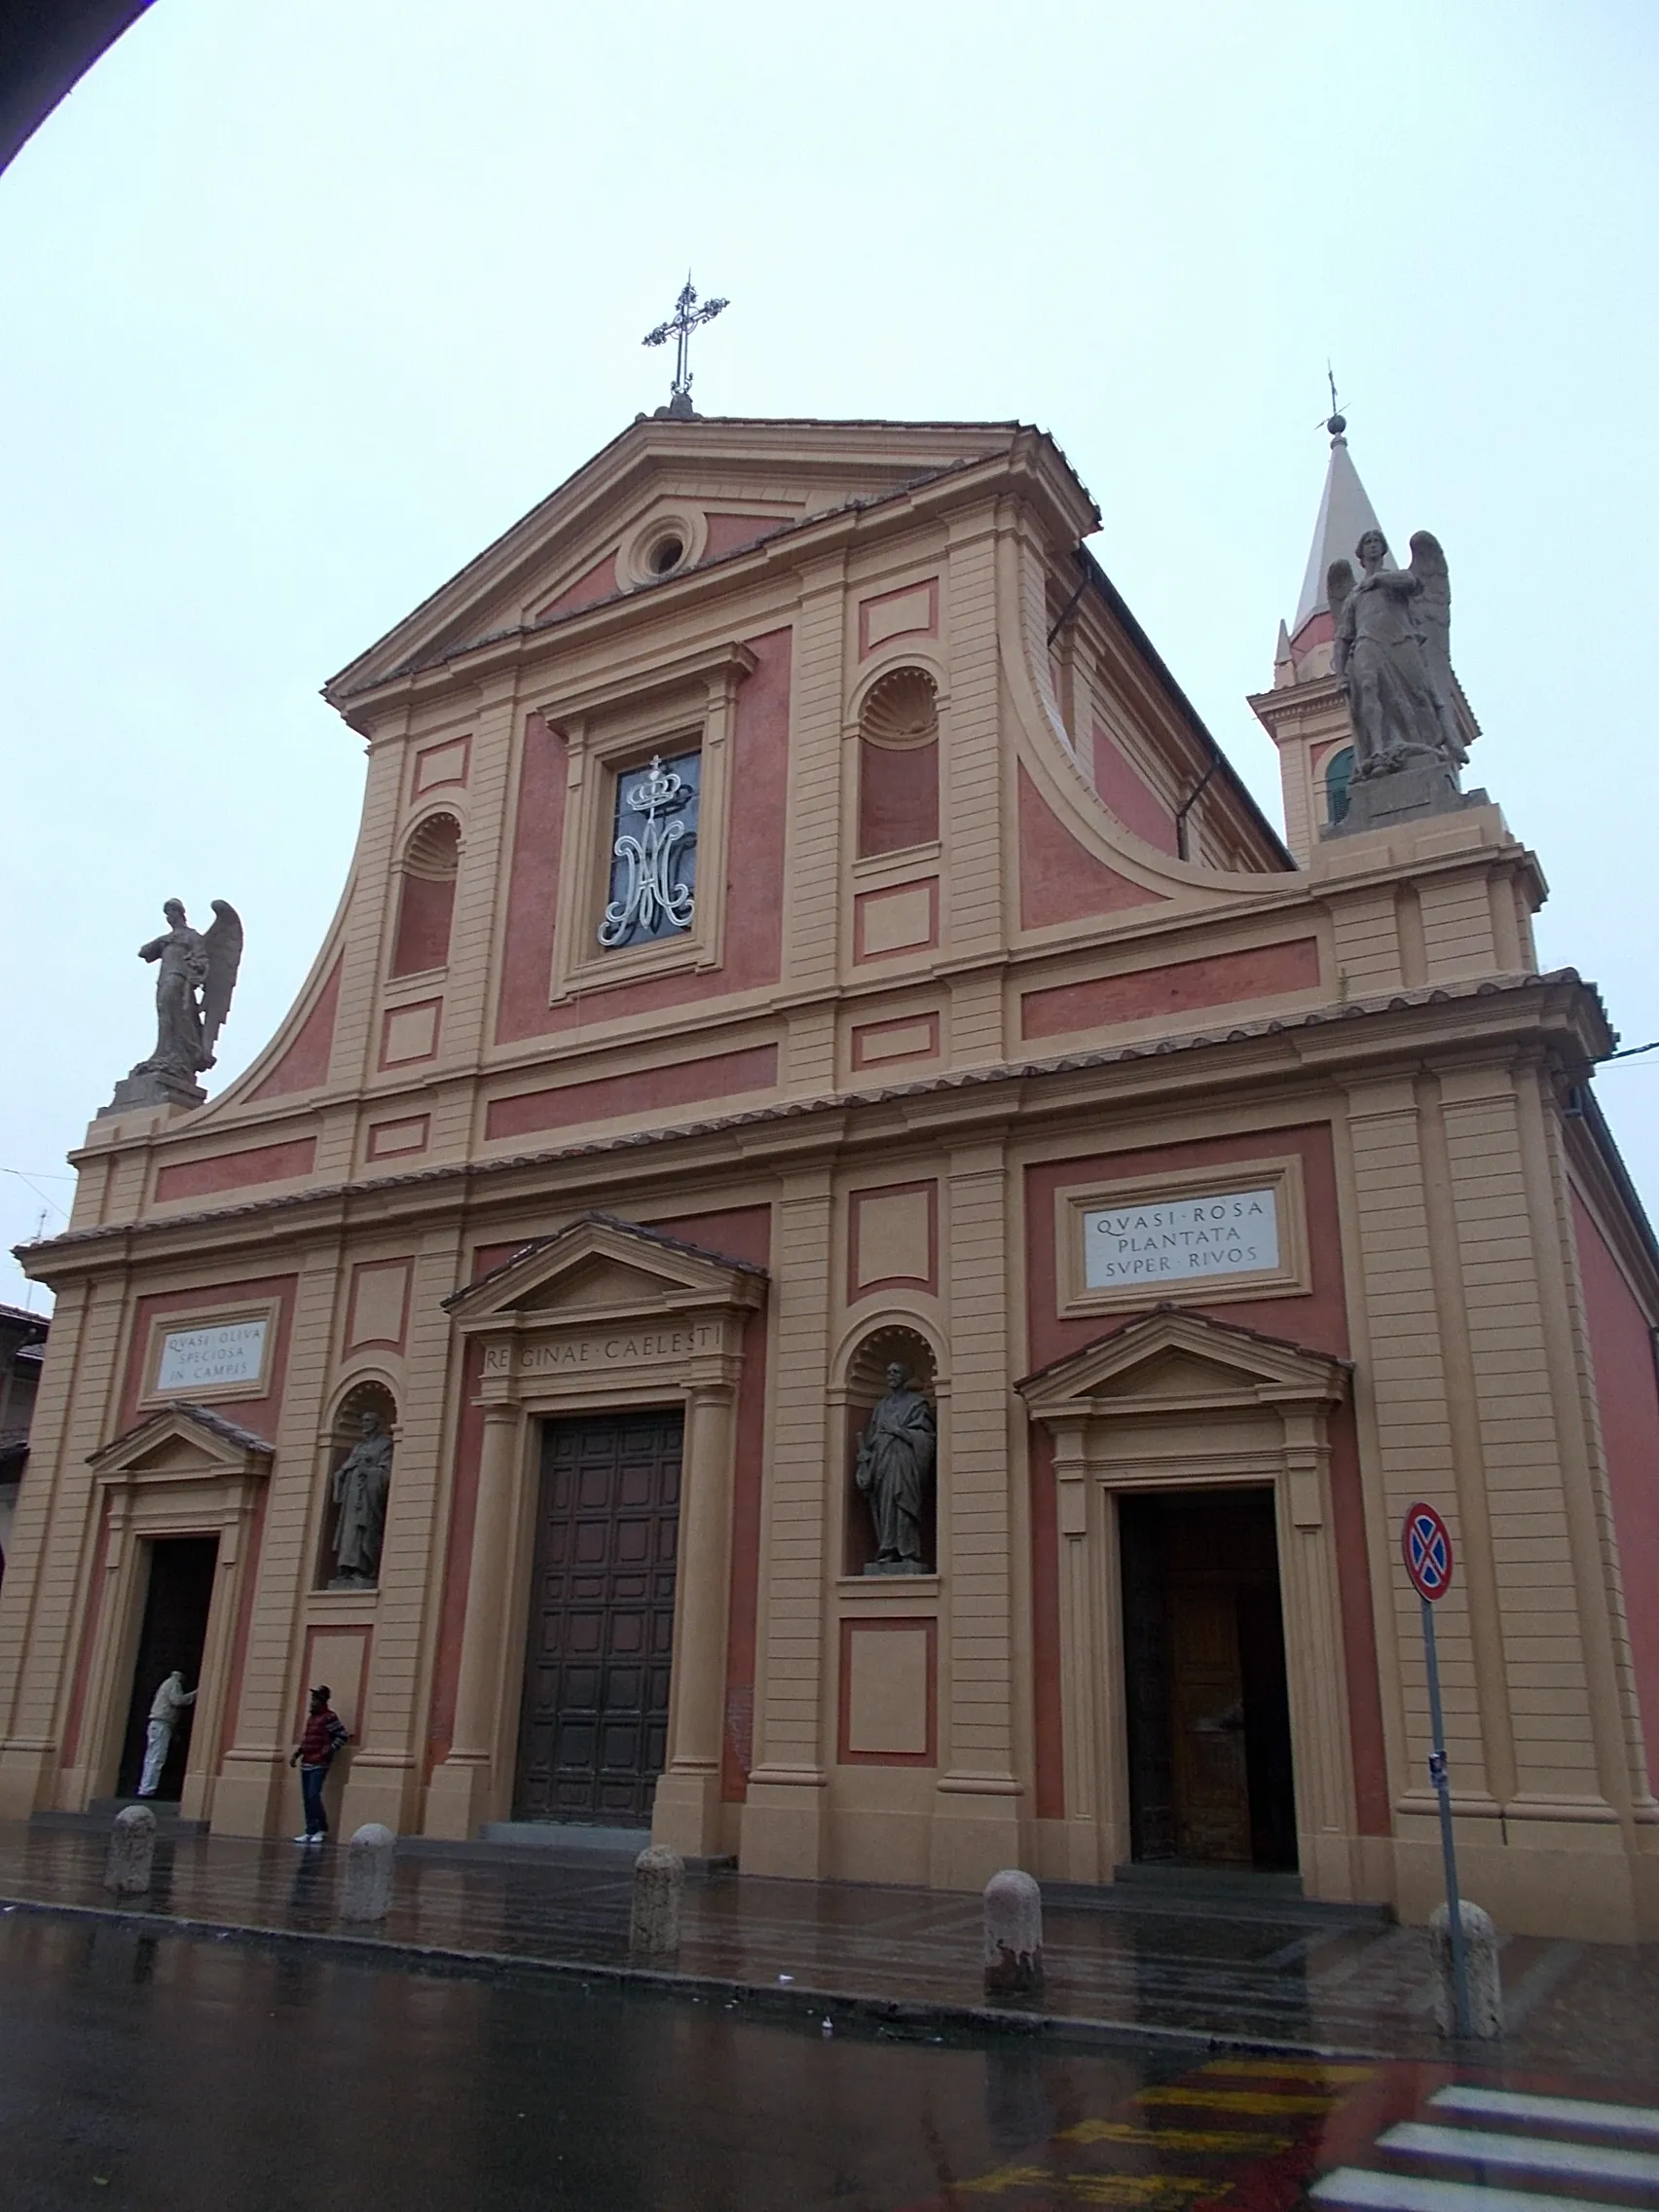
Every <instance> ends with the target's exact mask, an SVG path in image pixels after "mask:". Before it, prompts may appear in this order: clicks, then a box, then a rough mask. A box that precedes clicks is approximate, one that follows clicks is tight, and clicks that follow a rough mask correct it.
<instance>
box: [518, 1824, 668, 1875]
mask: <svg viewBox="0 0 1659 2212" xmlns="http://www.w3.org/2000/svg"><path fill="white" fill-rule="evenodd" d="M478 1840H479V1841H480V1843H505V1844H511V1845H512V1846H513V1847H514V1848H515V1849H517V1850H520V1851H551V1852H556V1853H558V1854H559V1856H560V1857H561V1858H565V1859H615V1860H625V1861H626V1862H627V1863H628V1864H629V1865H630V1866H632V1865H633V1863H634V1862H635V1860H636V1859H638V1857H639V1856H640V1854H641V1852H642V1851H644V1850H645V1846H646V1844H647V1843H649V1842H650V1840H651V1831H650V1829H649V1828H648V1827H642V1828H601V1827H585V1826H581V1825H577V1823H575V1822H574V1821H486V1822H485V1823H484V1825H483V1826H482V1827H481V1828H480V1829H479V1830H478Z"/></svg>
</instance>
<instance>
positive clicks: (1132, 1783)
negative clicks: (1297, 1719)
mask: <svg viewBox="0 0 1659 2212" xmlns="http://www.w3.org/2000/svg"><path fill="white" fill-rule="evenodd" d="M1118 1530H1119V1540H1120V1550H1121V1557H1122V1563H1123V1602H1124V1611H1123V1620H1124V1719H1125V1723H1126V1728H1125V1733H1126V1735H1127V1739H1128V1754H1129V1760H1128V1764H1129V1822H1130V1833H1131V1843H1132V1850H1133V1855H1134V1857H1135V1858H1136V1859H1137V1860H1154V1861H1156V1860H1164V1861H1179V1862H1187V1863H1190V1864H1194V1865H1210V1866H1251V1865H1255V1866H1262V1867H1275V1868H1288V1867H1293V1866H1294V1865H1295V1864H1296V1793H1295V1785H1294V1781H1293V1777H1292V1771H1291V1756H1290V1709H1289V1702H1288V1699H1287V1696H1286V1690H1285V1664H1284V1633H1283V1626H1282V1622H1281V1619H1280V1611H1279V1590H1278V1552H1277V1544H1276V1540H1275V1537H1274V1533H1273V1503H1272V1493H1271V1492H1269V1491H1265V1490H1264V1491H1220V1492H1185V1493H1175V1494H1169V1493H1165V1494H1159V1493H1152V1494H1151V1495H1147V1494H1141V1495H1136V1496H1126V1497H1123V1498H1120V1500H1119V1504H1118Z"/></svg>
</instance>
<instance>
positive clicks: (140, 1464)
mask: <svg viewBox="0 0 1659 2212" xmlns="http://www.w3.org/2000/svg"><path fill="white" fill-rule="evenodd" d="M275 1449H276V1448H275V1446H274V1445H272V1444H270V1443H268V1442H267V1441H266V1439H265V1438H264V1437H263V1436H257V1435H255V1434H254V1432H253V1431H252V1430H251V1429H248V1428H243V1427H242V1425H241V1424H240V1421H234V1420H231V1419H227V1418H226V1416H224V1415H223V1414H217V1413H215V1412H214V1411H213V1409H212V1408H211V1407H210V1406H196V1405H175V1406H164V1407H163V1408H161V1410H160V1411H159V1412H156V1413H153V1414H151V1415H150V1417H149V1418H148V1419H146V1420H141V1421H140V1422H138V1424H137V1426H136V1427H134V1428H129V1429H128V1430H127V1432H126V1434H125V1435H122V1436H118V1437H117V1438H116V1439H115V1441H114V1442H113V1443H112V1444H106V1445H105V1446H104V1447H103V1449H102V1450H101V1451H99V1452H94V1453H93V1455H92V1462H91V1464H92V1468H93V1469H94V1471H95V1473H96V1474H97V1477H98V1480H99V1481H100V1482H168V1483H175V1482H190V1481H202V1482H217V1481H219V1480H220V1479H221V1478H222V1477H224V1476H226V1475H246V1474H250V1473H253V1474H264V1473H266V1472H267V1471H268V1470H269V1468H270V1464H271V1459H272V1456H273V1455H274V1452H275Z"/></svg>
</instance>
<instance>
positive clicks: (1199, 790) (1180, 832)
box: [1175, 754, 1221, 861]
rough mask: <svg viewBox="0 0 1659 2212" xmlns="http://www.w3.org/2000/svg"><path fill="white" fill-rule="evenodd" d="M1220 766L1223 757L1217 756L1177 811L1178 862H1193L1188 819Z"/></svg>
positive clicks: (1176, 844) (1176, 854) (1176, 853)
mask: <svg viewBox="0 0 1659 2212" xmlns="http://www.w3.org/2000/svg"><path fill="white" fill-rule="evenodd" d="M1220 766H1221V756H1220V755H1219V754H1217V756H1216V757H1215V758H1214V759H1213V760H1212V761H1211V762H1210V764H1209V766H1208V767H1207V768H1206V769H1205V770H1204V772H1203V774H1202V775H1201V776H1200V777H1199V778H1198V782H1197V783H1196V784H1195V785H1194V786H1193V789H1192V790H1191V791H1190V792H1189V793H1188V794H1187V796H1186V797H1185V798H1184V799H1183V800H1182V802H1181V805H1180V807H1179V808H1178V809H1177V811H1176V815H1175V857H1176V859H1177V860H1183V861H1185V860H1191V858H1192V855H1191V854H1190V853H1189V852H1188V850H1187V817H1188V815H1189V814H1191V813H1192V811H1193V809H1194V807H1195V806H1197V805H1198V801H1199V799H1201V798H1202V797H1203V795H1204V787H1205V785H1206V784H1208V782H1209V780H1210V778H1211V777H1212V776H1213V775H1214V774H1215V772H1216V770H1217V769H1218V768H1219V767H1220Z"/></svg>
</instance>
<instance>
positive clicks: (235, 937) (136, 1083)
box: [104, 899, 242, 1113]
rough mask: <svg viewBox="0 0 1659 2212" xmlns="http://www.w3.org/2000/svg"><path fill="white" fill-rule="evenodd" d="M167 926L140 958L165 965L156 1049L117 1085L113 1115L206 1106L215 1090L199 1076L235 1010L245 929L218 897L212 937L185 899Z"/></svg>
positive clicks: (173, 902) (171, 903)
mask: <svg viewBox="0 0 1659 2212" xmlns="http://www.w3.org/2000/svg"><path fill="white" fill-rule="evenodd" d="M162 911H163V913H164V914H165V915H166V922H167V926H166V929H165V930H164V931H163V932H162V934H161V936H160V937H153V938H152V939H151V940H150V941H149V943H148V944H141V945H140V946H139V947H138V957H139V959H140V960H152V961H155V962H156V963H157V967H158V973H157V976H156V1049H155V1051H153V1052H152V1053H151V1055H150V1057H149V1058H148V1059H147V1060H140V1061H139V1062H138V1065H137V1066H136V1067H135V1068H134V1069H133V1070H132V1072H131V1074H130V1075H129V1076H128V1077H127V1078H126V1080H125V1081H124V1082H122V1083H119V1084H117V1086H116V1089H115V1098H114V1101H113V1103H112V1105H110V1106H107V1107H105V1109H104V1111H105V1113H110V1112H114V1111H116V1110H118V1109H120V1108H122V1107H126V1106H139V1105H156V1104H167V1103H171V1104H176V1105H199V1104H200V1103H201V1101H202V1100H203V1098H205V1096H206V1095H207V1094H206V1092H205V1091H204V1090H203V1088H201V1086H200V1085H199V1084H198V1082H197V1080H196V1079H197V1077H198V1076H199V1075H203V1074H204V1073H205V1072H206V1070H207V1069H208V1068H210V1067H211V1066H212V1065H213V1048H214V1046H215V1045H216V1044H217V1043H218V1041H219V1031H220V1030H221V1029H222V1028H223V1027H224V1025H225V1017H226V1015H227V1014H229V1013H230V1011H231V994H232V992H233V991H234V990H235V989H236V986H237V970H238V969H239V968H240V965H241V954H242V926H241V917H240V915H239V914H238V912H237V910H236V908H235V907H234V906H232V905H229V904H228V903H226V902H225V901H224V900H223V899H215V900H214V901H213V914H214V920H213V924H212V927H211V928H210V929H208V930H207V931H206V932H205V934H203V933H201V932H198V931H196V930H193V929H192V928H191V926H190V924H189V922H188V921H187V920H186V919H185V912H184V905H183V903H182V902H181V901H180V900H177V899H169V900H168V901H167V902H166V905H165V906H164V907H163V908H162Z"/></svg>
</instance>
